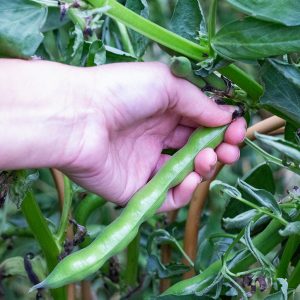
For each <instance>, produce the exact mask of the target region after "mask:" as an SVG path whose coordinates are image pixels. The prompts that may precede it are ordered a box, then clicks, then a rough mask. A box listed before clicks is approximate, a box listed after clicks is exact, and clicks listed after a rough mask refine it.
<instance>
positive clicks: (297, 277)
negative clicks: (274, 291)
mask: <svg viewBox="0 0 300 300" xmlns="http://www.w3.org/2000/svg"><path fill="white" fill-rule="evenodd" d="M288 284H289V288H292V289H293V288H294V289H296V288H297V287H298V285H299V284H300V261H298V263H297V265H296V267H295V269H294V270H293V273H292V274H291V276H290V278H289V280H288Z"/></svg>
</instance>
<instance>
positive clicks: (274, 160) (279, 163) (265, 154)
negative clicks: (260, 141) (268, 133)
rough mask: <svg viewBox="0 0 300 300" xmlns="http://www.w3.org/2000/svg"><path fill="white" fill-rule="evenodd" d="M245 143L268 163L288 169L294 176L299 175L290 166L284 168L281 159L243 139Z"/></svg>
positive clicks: (298, 172)
mask: <svg viewBox="0 0 300 300" xmlns="http://www.w3.org/2000/svg"><path fill="white" fill-rule="evenodd" d="M245 143H246V144H247V145H248V146H250V147H251V148H253V149H254V150H255V151H256V152H258V153H259V154H260V155H262V156H263V157H264V158H265V159H266V160H267V161H268V162H271V163H273V164H275V165H277V166H279V167H281V168H288V169H290V170H291V171H293V172H294V173H296V174H299V175H300V171H299V169H297V168H294V167H292V166H289V167H287V166H285V165H284V164H283V163H282V161H281V159H279V158H277V157H275V156H273V155H271V154H269V153H268V152H266V151H265V150H263V149H262V148H261V147H259V146H258V145H256V144H255V143H254V142H252V141H251V140H249V139H248V138H246V139H245Z"/></svg>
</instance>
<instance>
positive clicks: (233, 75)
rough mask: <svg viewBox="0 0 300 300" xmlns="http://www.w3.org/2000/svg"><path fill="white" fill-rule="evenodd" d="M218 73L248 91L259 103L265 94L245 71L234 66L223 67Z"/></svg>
mask: <svg viewBox="0 0 300 300" xmlns="http://www.w3.org/2000/svg"><path fill="white" fill-rule="evenodd" d="M218 72H220V73H221V74H222V75H224V76H225V77H228V78H229V79H230V80H231V81H232V82H234V83H235V84H237V85H238V86H239V87H240V88H242V89H243V90H244V91H246V92H247V94H248V95H249V96H250V97H251V98H252V99H254V100H256V101H258V99H259V98H260V97H261V95H262V94H263V87H262V86H261V85H260V84H259V83H258V82H257V81H255V80H254V79H253V78H252V77H251V76H249V75H248V74H247V73H246V72H245V71H243V70H242V69H240V68H239V67H237V66H236V65H234V64H231V65H229V66H226V67H223V68H221V69H219V70H218Z"/></svg>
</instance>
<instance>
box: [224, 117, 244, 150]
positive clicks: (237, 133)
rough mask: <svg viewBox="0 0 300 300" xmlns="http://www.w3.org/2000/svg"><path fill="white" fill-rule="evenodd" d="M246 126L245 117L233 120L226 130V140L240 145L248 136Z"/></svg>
mask: <svg viewBox="0 0 300 300" xmlns="http://www.w3.org/2000/svg"><path fill="white" fill-rule="evenodd" d="M246 128H247V123H246V120H245V119H244V118H238V119H236V120H234V121H232V123H231V124H230V125H229V126H228V129H227V130H226V133H225V137H224V141H225V142H226V143H228V144H231V145H238V144H239V143H241V142H242V141H243V140H244V138H245V136H246V131H247V129H246Z"/></svg>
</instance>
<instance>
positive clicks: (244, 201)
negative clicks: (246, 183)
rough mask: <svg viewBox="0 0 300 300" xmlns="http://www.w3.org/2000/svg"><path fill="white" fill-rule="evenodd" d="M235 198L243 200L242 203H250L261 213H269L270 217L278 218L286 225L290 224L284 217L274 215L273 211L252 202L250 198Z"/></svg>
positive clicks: (249, 204)
mask: <svg viewBox="0 0 300 300" xmlns="http://www.w3.org/2000/svg"><path fill="white" fill-rule="evenodd" d="M234 199H237V200H238V201H240V202H242V203H244V204H246V205H248V206H250V207H252V208H254V209H256V210H257V211H258V212H260V213H263V214H265V215H268V216H269V217H271V218H273V219H276V220H278V221H279V222H280V223H281V224H282V225H285V226H286V225H288V224H289V222H288V221H286V220H285V219H283V218H282V217H280V216H277V215H274V214H273V213H272V212H270V211H268V210H267V209H264V208H262V207H260V206H258V205H256V204H254V203H252V202H250V201H248V200H246V199H244V198H241V197H234Z"/></svg>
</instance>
